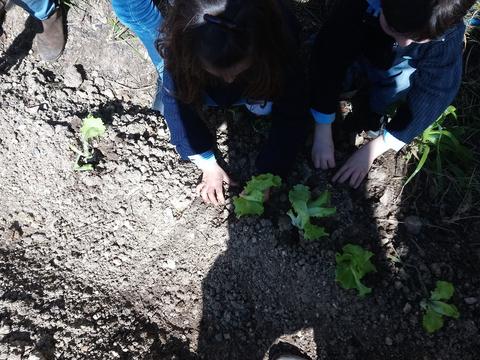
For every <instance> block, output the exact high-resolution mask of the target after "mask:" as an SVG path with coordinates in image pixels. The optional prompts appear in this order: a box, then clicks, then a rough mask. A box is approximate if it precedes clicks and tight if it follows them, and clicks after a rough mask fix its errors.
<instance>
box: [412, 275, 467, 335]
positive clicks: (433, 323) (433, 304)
mask: <svg viewBox="0 0 480 360" xmlns="http://www.w3.org/2000/svg"><path fill="white" fill-rule="evenodd" d="M454 291H455V288H454V287H453V284H451V283H449V282H447V281H437V283H436V287H435V290H433V291H432V292H430V299H428V300H425V299H424V300H422V302H421V303H420V306H421V308H422V309H424V310H425V314H424V315H423V319H422V325H423V327H424V328H425V330H427V332H429V333H433V332H435V331H437V330H439V329H441V328H442V326H443V322H444V320H443V316H448V317H452V318H455V319H458V318H459V317H460V312H459V311H458V309H457V307H456V306H455V305H451V304H447V303H445V302H443V301H440V300H449V299H450V298H451V297H452V296H453V292H454Z"/></svg>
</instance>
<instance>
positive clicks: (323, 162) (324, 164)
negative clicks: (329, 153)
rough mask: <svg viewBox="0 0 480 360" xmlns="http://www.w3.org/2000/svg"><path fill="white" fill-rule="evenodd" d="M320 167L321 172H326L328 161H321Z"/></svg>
mask: <svg viewBox="0 0 480 360" xmlns="http://www.w3.org/2000/svg"><path fill="white" fill-rule="evenodd" d="M320 167H321V168H322V170H328V161H327V160H326V159H322V161H321V163H320Z"/></svg>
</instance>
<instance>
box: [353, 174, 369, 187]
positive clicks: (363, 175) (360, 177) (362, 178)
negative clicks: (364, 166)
mask: <svg viewBox="0 0 480 360" xmlns="http://www.w3.org/2000/svg"><path fill="white" fill-rule="evenodd" d="M365 175H367V174H366V173H363V172H362V173H360V176H359V177H358V179H357V182H356V183H355V185H354V186H353V187H354V188H355V189H357V188H358V187H359V186H360V184H361V183H362V182H363V180H364V179H365Z"/></svg>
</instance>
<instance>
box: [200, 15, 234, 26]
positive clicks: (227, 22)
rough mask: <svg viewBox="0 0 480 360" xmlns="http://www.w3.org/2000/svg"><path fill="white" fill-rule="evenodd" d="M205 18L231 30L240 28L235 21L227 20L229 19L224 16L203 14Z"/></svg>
mask: <svg viewBox="0 0 480 360" xmlns="http://www.w3.org/2000/svg"><path fill="white" fill-rule="evenodd" d="M203 20H205V21H206V22H208V23H211V24H216V25H218V26H221V27H224V28H227V29H229V30H238V29H239V27H238V25H237V24H235V23H234V22H233V21H231V20H227V19H225V18H222V17H220V16H215V15H210V14H205V15H203Z"/></svg>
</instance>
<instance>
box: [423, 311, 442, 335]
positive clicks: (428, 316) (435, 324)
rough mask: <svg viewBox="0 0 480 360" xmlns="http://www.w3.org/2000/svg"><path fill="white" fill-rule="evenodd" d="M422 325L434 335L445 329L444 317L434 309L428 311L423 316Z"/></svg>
mask: <svg viewBox="0 0 480 360" xmlns="http://www.w3.org/2000/svg"><path fill="white" fill-rule="evenodd" d="M422 324H423V327H424V328H425V330H427V332H429V333H433V332H435V331H437V330H440V329H441V328H442V327H443V317H442V315H440V314H438V313H436V312H435V311H433V310H432V309H428V310H427V312H426V313H425V315H423V320H422Z"/></svg>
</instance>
